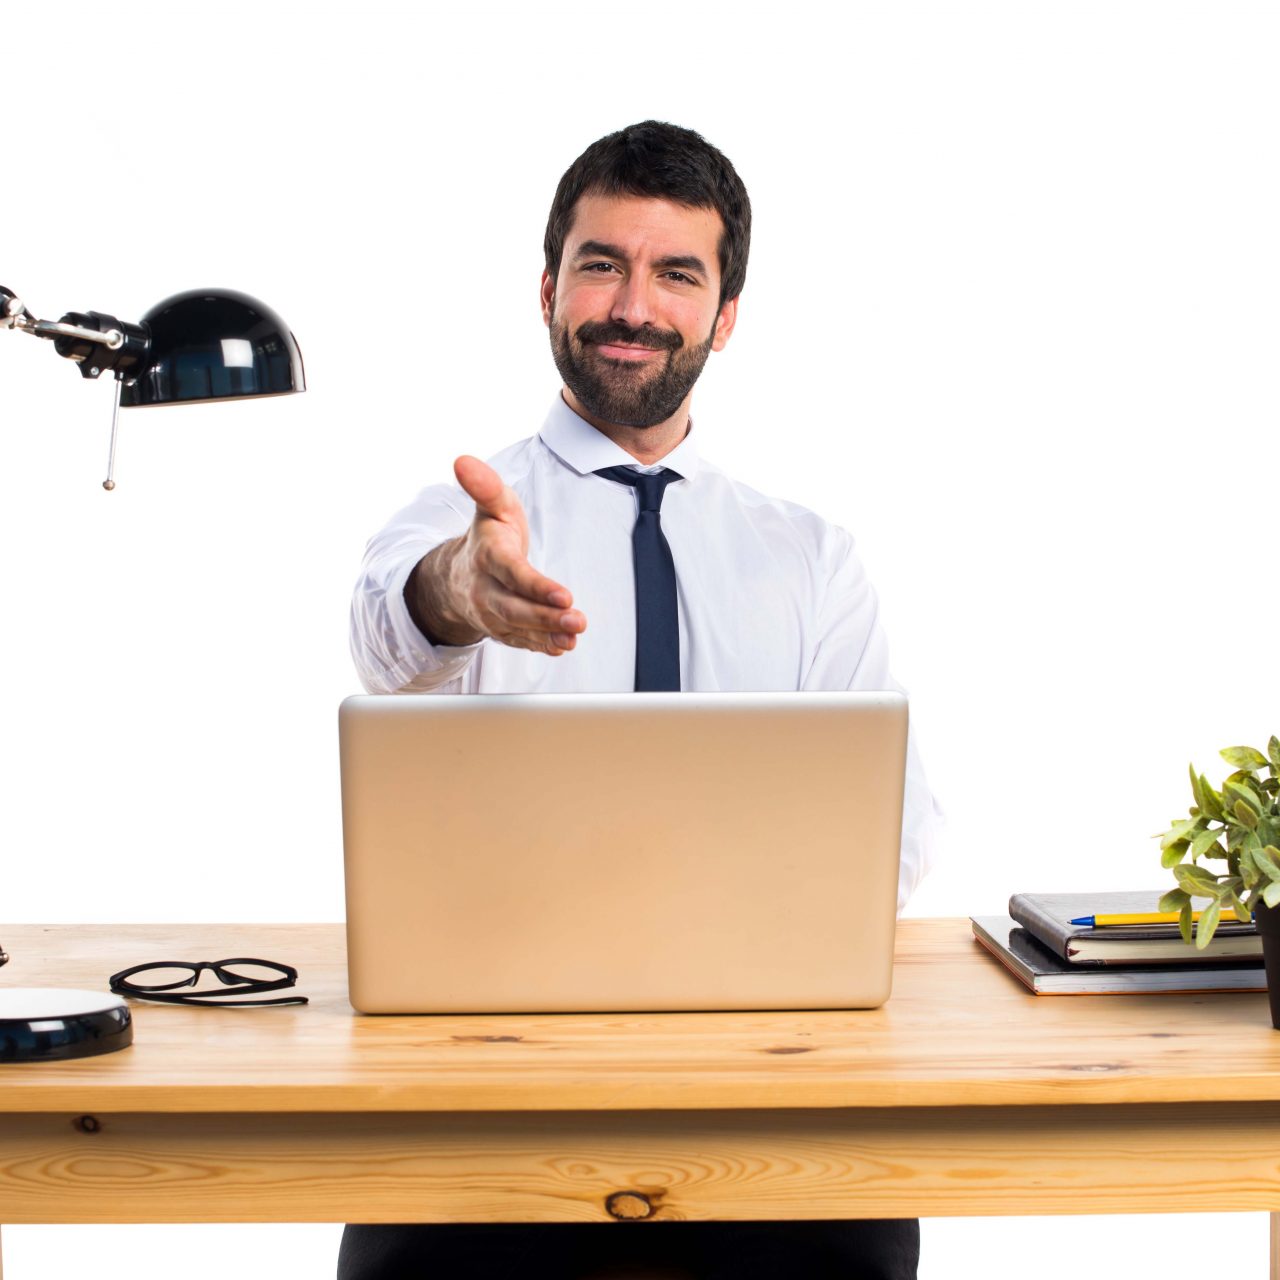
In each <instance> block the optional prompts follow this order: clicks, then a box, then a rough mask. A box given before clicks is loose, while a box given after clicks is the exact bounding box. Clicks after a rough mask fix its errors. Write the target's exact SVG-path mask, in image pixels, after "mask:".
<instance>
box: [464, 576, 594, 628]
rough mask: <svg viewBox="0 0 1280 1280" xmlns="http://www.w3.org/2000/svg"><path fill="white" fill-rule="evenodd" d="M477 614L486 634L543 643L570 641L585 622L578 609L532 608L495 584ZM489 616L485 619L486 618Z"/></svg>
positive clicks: (526, 602)
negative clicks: (557, 638)
mask: <svg viewBox="0 0 1280 1280" xmlns="http://www.w3.org/2000/svg"><path fill="white" fill-rule="evenodd" d="M478 603H479V605H480V613H481V618H482V620H483V621H484V622H485V623H486V630H488V631H489V632H490V633H491V634H492V633H494V632H502V631H506V632H513V633H520V634H525V635H529V636H534V637H537V638H538V639H539V641H540V642H541V641H545V640H546V639H547V637H548V636H554V635H560V636H564V637H567V638H572V637H573V636H575V635H577V634H578V633H580V632H583V631H585V630H586V629H587V619H586V617H585V616H584V615H583V614H582V612H581V610H579V609H553V608H548V607H546V606H545V605H539V604H531V603H530V602H529V601H528V600H525V599H523V598H522V597H520V596H518V595H515V594H514V593H512V592H510V591H504V590H503V589H502V588H501V587H500V586H498V585H497V584H496V583H494V585H493V589H492V591H491V592H490V593H489V594H488V595H487V597H486V598H484V599H482V600H480V601H479V602H478ZM485 614H488V615H489V616H488V618H486V617H485Z"/></svg>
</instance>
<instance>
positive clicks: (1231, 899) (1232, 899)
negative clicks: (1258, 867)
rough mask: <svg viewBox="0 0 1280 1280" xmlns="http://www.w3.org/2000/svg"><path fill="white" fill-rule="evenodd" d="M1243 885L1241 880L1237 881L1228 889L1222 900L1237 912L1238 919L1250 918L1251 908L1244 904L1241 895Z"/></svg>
mask: <svg viewBox="0 0 1280 1280" xmlns="http://www.w3.org/2000/svg"><path fill="white" fill-rule="evenodd" d="M1241 887H1242V886H1241V885H1240V882H1239V881H1236V883H1235V884H1234V885H1233V886H1232V887H1231V888H1230V889H1229V890H1228V891H1227V893H1226V895H1225V897H1224V898H1223V900H1222V901H1223V905H1224V906H1228V907H1230V908H1231V910H1232V911H1234V912H1235V913H1236V919H1237V920H1245V921H1247V920H1248V919H1249V908H1248V907H1246V906H1245V905H1244V899H1243V898H1242V897H1241V896H1240V888H1241Z"/></svg>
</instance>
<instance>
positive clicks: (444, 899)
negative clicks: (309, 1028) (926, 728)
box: [339, 692, 907, 1013]
mask: <svg viewBox="0 0 1280 1280" xmlns="http://www.w3.org/2000/svg"><path fill="white" fill-rule="evenodd" d="M339 731H340V732H339V736H340V744H341V757H342V811H343V841H344V852H345V862H346V896H347V945H348V967H349V976H350V995H351V1002H352V1004H353V1005H354V1006H355V1008H357V1009H358V1010H360V1011H362V1012H365V1013H437V1012H439V1013H444V1012H453V1013H464V1012H465V1013H502V1012H508V1013H523V1012H588V1011H642V1010H655V1011H656V1010H706V1009H817V1008H872V1007H875V1006H877V1005H879V1004H881V1003H883V1002H884V1001H885V1000H886V999H887V998H888V995H889V990H890V980H891V972H892V962H893V935H894V923H895V914H896V902H897V883H898V859H899V842H900V838H901V824H902V792H903V776H904V770H905V764H906V739H907V703H906V699H905V697H904V696H903V695H902V694H899V693H866V692H852V693H752V694H695V693H624V694H526V695H510V696H508V695H470V696H436V697H432V696H405V695H388V696H362V697H353V698H348V699H347V700H346V701H345V702H344V703H343V704H342V707H341V709H340V712H339Z"/></svg>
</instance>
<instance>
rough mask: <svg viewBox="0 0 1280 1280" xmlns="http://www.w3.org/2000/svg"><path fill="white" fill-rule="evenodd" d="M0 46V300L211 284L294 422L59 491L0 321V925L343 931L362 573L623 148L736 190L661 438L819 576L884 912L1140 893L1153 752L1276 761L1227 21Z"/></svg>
mask: <svg viewBox="0 0 1280 1280" xmlns="http://www.w3.org/2000/svg"><path fill="white" fill-rule="evenodd" d="M0 47H2V48H3V49H4V64H5V73H4V95H5V99H6V106H7V108H8V109H7V110H6V113H5V123H4V126H3V135H0V136H2V137H3V146H2V147H0V281H3V283H5V284H6V285H8V286H10V287H11V288H14V289H15V290H17V291H18V292H19V293H20V294H21V295H22V296H23V297H24V298H25V300H26V301H27V303H28V304H29V306H30V307H31V309H32V310H33V311H34V312H35V313H36V314H37V315H39V316H42V317H45V318H55V319H56V318H57V317H58V316H59V315H61V314H62V312H64V311H67V310H88V309H96V310H103V311H108V312H113V313H114V314H116V315H118V316H120V317H122V318H124V319H137V318H139V317H140V316H141V315H142V313H143V312H144V311H145V310H146V309H147V308H148V307H150V306H151V305H152V304H154V303H155V302H157V301H159V300H160V299H161V298H163V297H165V296H167V295H168V294H170V293H173V292H176V291H178V290H179V289H184V288H189V287H195V286H201V285H225V286H229V287H233V288H238V289H241V290H244V291H246V292H249V293H251V294H254V295H256V296H257V297H259V298H261V299H262V300H264V301H265V302H267V303H268V304H269V305H270V306H272V307H274V308H275V309H276V310H278V311H279V312H280V313H281V314H282V315H283V316H284V317H285V318H286V319H287V320H288V322H289V323H290V325H291V326H292V328H293V330H294V331H295V333H296V334H297V336H298V339H299V341H300V343H301V346H302V349H303V351H304V353H305V356H306V362H307V374H308V379H309V384H310V389H309V390H308V392H307V394H306V395H303V396H295V397H288V398H282V399H276V400H267V401H260V402H257V403H247V404H230V405H205V406H193V407H188V408H185V409H170V410H162V411H158V412H157V411H151V412H134V413H130V414H126V415H124V417H123V421H122V433H123V434H122V441H121V446H120V453H119V465H118V477H117V478H118V484H119V487H118V488H117V490H116V492H114V493H112V494H107V493H105V492H104V491H103V490H102V488H101V487H100V481H101V479H102V476H103V469H104V462H105V457H106V447H107V428H108V422H109V416H110V415H109V402H110V388H109V386H108V385H107V384H106V383H105V382H104V383H102V384H93V383H86V382H83V381H82V380H81V379H80V378H79V377H78V376H77V373H76V371H75V368H74V367H73V366H72V365H71V364H69V363H66V362H63V361H61V360H59V359H58V358H57V356H56V355H55V354H54V352H53V350H52V348H51V346H47V345H45V344H39V343H37V342H35V341H34V340H32V339H30V338H28V337H25V336H22V335H19V334H6V333H0V421H2V423H3V440H4V448H5V462H6V467H5V470H6V472H7V476H8V483H7V484H6V486H5V493H4V498H3V501H0V537H2V540H3V546H4V551H3V572H4V581H5V587H6V594H7V597H8V605H7V609H6V616H7V619H8V622H7V625H6V626H5V628H4V631H3V638H2V640H0V643H2V644H3V669H4V671H6V672H7V675H8V687H7V691H6V698H5V709H4V717H3V718H4V729H3V734H2V735H0V738H2V741H3V749H4V752H5V756H6V761H5V767H4V771H3V773H4V792H5V798H4V801H3V807H2V809H0V841H2V846H0V847H2V848H3V855H2V856H3V874H2V879H0V894H2V897H0V918H3V919H7V920H10V921H18V922H44V921H74V920H86V921H87V920H95V921H96V920H101V921H111V920H120V921H128V920H134V921H146V920H174V919H179V920H181V919H187V920H202V921H267V920H298V921H307V920H334V919H339V918H340V917H341V915H342V896H341V893H342V890H341V847H340V831H339V800H338V789H337V742H336V732H335V711H336V707H337V704H338V702H339V701H340V699H341V698H342V697H344V696H345V695H346V694H348V693H351V692H355V691H357V682H356V679H355V676H354V674H353V671H352V667H351V664H350V660H349V657H348V653H347V641H346V612H347V602H348V595H349V591H350V586H351V583H352V581H353V580H354V576H355V573H356V569H357V565H358V562H359V558H360V553H361V549H362V547H363V544H364V541H365V539H366V538H367V537H368V536H369V535H370V534H371V533H372V532H373V531H374V530H375V529H376V528H377V527H378V526H379V525H380V524H381V523H382V521H383V520H384V519H385V518H386V517H387V516H388V515H389V514H390V513H391V512H392V511H393V510H394V509H396V508H397V507H398V506H400V505H401V504H402V503H403V502H404V501H405V500H407V499H408V498H409V497H411V496H412V495H413V494H414V493H415V492H416V491H417V489H418V488H420V487H421V486H422V485H424V484H426V483H428V482H430V481H434V480H438V479H441V478H445V477H447V476H448V474H449V464H450V461H451V459H452V458H453V457H454V456H455V454H457V453H460V452H464V451H465V452H471V453H475V454H479V455H481V456H486V455H489V454H492V453H494V452H496V451H497V450H498V449H500V448H502V447H504V446H505V445H507V444H508V443H510V442H512V441H514V440H516V439H519V438H522V437H524V436H527V435H529V434H531V433H532V432H533V431H535V430H536V429H537V427H538V425H539V424H540V422H541V420H542V417H543V414H544V412H545V409H546V406H547V404H548V403H549V401H550V398H551V396H552V395H553V394H554V393H555V390H556V386H557V380H556V376H555V371H554V367H553V365H552V362H551V360H550V358H549V353H548V350H547V342H546V337H545V331H544V330H543V327H542V323H541V319H540V316H539V312H538V306H537V287H538V276H539V272H540V270H541V265H542V261H541V241H542V232H543V227H544V223H545V218H546V211H547V207H548V205H549V203H550V199H551V195H552V192H553V190H554V188H555V184H556V181H557V180H558V178H559V175H560V173H561V172H562V171H563V170H564V169H565V168H566V167H567V165H568V164H569V162H570V161H571V160H572V159H573V158H574V157H575V156H576V155H577V154H578V153H579V152H580V151H581V150H582V148H583V147H584V146H586V144H588V143H589V142H591V141H592V140H593V139H595V138H596V137H598V136H600V135H602V134H604V133H606V132H609V131H611V130H613V129H616V128H619V127H621V126H622V125H624V124H627V123H631V122H633V121H636V120H639V119H644V118H646V117H658V118H662V119H669V120H672V121H675V122H677V123H680V124H684V125H687V126H691V127H693V128H696V129H698V130H699V131H700V132H702V133H703V134H704V135H705V136H706V137H708V138H709V139H710V140H711V141H713V142H714V143H716V144H717V145H718V146H720V147H721V148H722V149H723V150H724V151H725V152H726V153H727V154H728V155H729V156H730V157H731V159H732V160H733V161H734V163H735V165H736V166H737V167H738V170H739V172H740V173H741V174H742V176H743V178H744V180H745V181H746V183H747V186H748V188H749V190H750V192H751V196H752V200H753V204H754V209H755V234H754V242H753V246H752V255H751V264H750V270H749V273H748V280H747V287H746V291H745V293H744V294H743V298H742V304H741V312H740V321H739V325H738V330H737V332H736V334H735V335H734V338H733V340H732V342H731V343H730V345H729V347H728V349H727V350H726V351H725V352H724V353H722V354H721V355H719V356H716V357H715V358H713V359H712V361H711V362H710V364H709V366H708V369H707V372H706V374H705V375H704V378H703V381H702V383H701V384H700V385H699V389H698V392H697V396H696V398H695V417H696V420H697V422H698V426H699V430H700V432H701V436H702V449H703V451H704V453H705V454H706V455H707V456H708V457H710V458H712V459H714V460H715V461H717V462H718V463H719V464H720V465H722V466H724V467H725V468H726V469H728V470H729V471H730V472H731V473H733V474H736V475H738V476H740V477H741V478H743V479H744V480H746V481H748V482H749V483H752V484H754V485H755V486H756V487H758V488H760V489H763V490H764V491H766V492H771V493H775V494H778V495H780V496H784V497H787V498H790V499H793V500H795V501H799V502H802V503H804V504H806V505H808V506H811V507H813V508H815V509H817V510H818V511H820V512H822V513H823V514H824V515H826V516H827V517H828V518H830V519H832V520H834V521H835V522H837V523H839V524H842V525H844V526H846V527H847V528H849V529H850V530H851V531H852V532H853V533H854V535H855V536H856V537H857V539H858V542H859V546H860V549H861V553H862V556H863V559H864V561H865V563H866V565H867V567H868V569H869V571H870V574H871V576H872V579H873V581H874V582H875V583H876V584H877V587H878V589H879V592H880V597H881V602H882V606H883V616H884V620H885V623H886V626H887V629H888V632H889V638H890V643H891V646H892V650H893V654H894V666H895V672H896V674H897V675H898V676H899V678H900V679H901V680H902V681H903V682H904V683H905V684H906V685H907V687H908V688H909V690H910V691H911V694H912V698H913V715H914V717H915V720H916V724H917V726H918V728H919V731H920V741H921V745H922V748H923V752H924V755H925V761H926V765H927V767H928V770H929V773H930V777H931V779H932V781H933V783H934V786H935V789H936V790H937V792H938V794H939V796H940V797H941V799H942V802H943V804H944V806H945V808H946V809H947V811H948V814H949V817H950V830H949V840H948V845H947V849H946V854H945V861H944V862H943V864H942V865H940V866H939V868H938V869H937V871H936V872H935V874H934V875H933V876H932V878H931V879H930V880H929V881H928V883H927V884H926V885H925V886H924V887H923V888H922V889H921V891H920V892H919V894H918V895H917V897H916V899H915V901H914V902H913V903H912V906H911V908H910V913H911V914H924V915H940V914H941V915H967V914H971V913H979V912H991V911H998V910H999V909H1001V907H1002V905H1003V904H1004V902H1005V901H1006V899H1007V897H1008V895H1009V894H1010V893H1011V892H1013V891H1016V890H1040V891H1046V890H1068V889H1071V890H1089V889H1106V888H1129V887H1141V886H1148V885H1157V884H1160V883H1162V882H1163V879H1164V873H1162V872H1161V871H1160V869H1159V867H1158V864H1157V862H1156V846H1155V844H1154V843H1153V842H1152V841H1151V840H1150V838H1149V837H1150V835H1151V834H1152V833H1153V832H1156V831H1158V830H1160V829H1161V828H1162V826H1163V825H1164V824H1165V823H1166V822H1167V820H1168V819H1169V818H1171V817H1172V816H1173V815H1175V814H1177V813H1178V812H1179V811H1181V810H1182V809H1183V808H1184V806H1185V805H1186V804H1187V803H1189V800H1188V797H1187V795H1186V791H1187V784H1186V777H1185V774H1186V765H1187V762H1188V760H1194V761H1195V762H1196V763H1197V766H1198V767H1199V768H1201V769H1203V770H1206V771H1207V772H1209V773H1210V774H1211V775H1213V774H1214V773H1215V772H1218V771H1222V772H1225V766H1223V765H1222V764H1221V762H1219V761H1218V759H1217V755H1216V752H1217V749H1218V748H1219V747H1223V746H1227V745H1231V744H1235V743H1251V744H1254V745H1259V746H1261V745H1264V744H1265V741H1266V738H1267V736H1268V735H1269V734H1270V733H1272V732H1280V707H1277V699H1276V674H1275V645H1276V636H1277V631H1278V629H1280V604H1278V603H1277V592H1276V585H1275V583H1276V575H1275V572H1274V558H1275V554H1276V547H1277V542H1276V537H1277V523H1276V517H1275V496H1274V495H1275V492H1276V480H1275V477H1276V471H1277V462H1278V461H1280V447H1278V446H1277V441H1276V422H1277V401H1278V398H1280V394H1278V390H1277V365H1276V351H1277V343H1278V340H1280V248H1278V245H1280V240H1278V238H1277V235H1276V228H1277V226H1280V170H1278V169H1277V165H1276V143H1277V124H1278V123H1280V79H1278V78H1277V76H1276V67H1277V65H1278V64H1280V16H1278V11H1277V10H1276V9H1275V8H1274V7H1273V6H1269V5H1246V4H1230V3H1224V2H1223V0H1216V2H1214V3H1205V4H1196V5H1188V4H1172V3H1160V4H1138V3H1123V2H1121V0H1113V2H1111V3H1106V4H1098V5H1089V4H1076V5H1059V4H1032V3H1010V4H968V5H945V6H930V5H923V4H910V3H894V4H886V5H861V6H844V7H843V8H842V9H841V10H840V12H839V13H838V14H837V15H836V16H831V15H829V14H827V13H826V12H825V11H820V10H819V9H818V8H817V7H811V6H809V5H806V4H803V3H789V4H786V5H783V6H765V7H760V8H758V9H757V8H754V7H751V6H745V5H743V4H726V5H702V6H696V5H695V6H690V5H680V6H668V5H665V4H661V3H649V4H646V5H643V6H626V7H619V6H603V5H586V6H563V7H562V6H557V5H548V4H529V5H524V6H520V7H513V8H511V9H506V8H498V7H494V6H480V5H474V6H469V7H467V8H465V9H463V8H461V7H459V8H457V9H452V10H450V11H447V12H445V11H432V10H429V9H428V8H427V7H425V6H423V7H409V6H406V7H404V8H400V7H397V6H393V5H388V4H385V3H381V4H380V3H373V2H370V0H365V2H364V3H360V4H339V5H320V4H310V5H307V6H305V7H303V6H288V5H283V4H269V3H261V2H260V3H256V4H252V5H240V4H225V3H224V4H219V5H211V4H199V5H196V4H190V5H178V4H168V5H165V6H162V7H161V6H152V5H147V4H130V5H128V6H127V7H125V8H123V9H116V10H111V9H109V8H105V7H102V6H80V7H77V6H76V5H68V4H66V3H61V4H57V5H40V6H36V5H30V6H18V5H6V6H5V7H4V11H3V15H2V16H0ZM761 607H762V608H767V607H768V602H767V601H761ZM589 640H590V637H589V636H588V637H587V640H586V642H587V643H589ZM660 769H661V765H660V762H657V761H655V762H654V775H655V780H656V779H657V778H658V777H659V776H660ZM1219 776H1220V774H1219ZM655 785H657V784H656V781H655ZM15 967H16V966H15ZM1258 1016H1259V1018H1260V1019H1262V1018H1264V1017H1265V1015H1264V1013H1263V1011H1262V1009H1261V1007H1260V1008H1259V1012H1258ZM1277 1043H1278V1045H1280V1040H1278V1041H1277ZM939 1052H945V1046H943V1045H940V1046H939ZM1277 1066H1278V1067H1280V1048H1278V1049H1277ZM1236 1119H1237V1121H1238V1120H1240V1119H1241V1118H1240V1117H1237V1118H1236ZM1227 1228H1230V1229H1231V1233H1230V1237H1228V1239H1224V1238H1223V1236H1224V1229H1227ZM337 1230H338V1229H337V1228H329V1227H297V1226H292V1227H271V1228H250V1227H184V1228H165V1229H147V1228H125V1227H116V1228H89V1227H80V1228H74V1229H69V1230H68V1229H63V1228H58V1229H56V1230H55V1229H53V1228H38V1227H29V1228H10V1229H8V1230H6V1231H5V1233H4V1234H5V1249H6V1254H7V1259H6V1260H7V1262H8V1263H9V1268H8V1270H7V1274H8V1275H10V1276H12V1277H13V1278H14V1280H25V1278H26V1277H33V1276H36V1275H40V1276H52V1275H70V1274H72V1267H73V1263H72V1261H71V1258H72V1257H73V1256H75V1255H76V1254H77V1253H78V1252H79V1251H80V1250H102V1252H100V1253H98V1255H97V1260H96V1262H95V1267H96V1272H97V1274H99V1275H104V1276H107V1275H109V1276H124V1275H132V1276H155V1277H160V1276H168V1275H170V1274H173V1273H174V1269H175V1267H176V1266H177V1264H176V1262H175V1260H176V1259H177V1258H178V1257H179V1256H183V1255H185V1256H183V1260H182V1262H181V1273H182V1274H184V1275H185V1276H189V1277H203V1276H206V1275H207V1276H210V1277H212V1276H215V1275H216V1276H222V1275H224V1274H226V1273H229V1272H232V1271H235V1270H238V1271H239V1272H240V1273H241V1274H244V1275H250V1276H256V1275H268V1274H294V1275H303V1274H307V1275H326V1274H331V1271H332V1265H333V1256H334V1252H335V1249H336V1239H337ZM1265 1235H1266V1232H1265V1219H1264V1218H1263V1217H1262V1216H1261V1215H1255V1216H1253V1217H1249V1218H1239V1219H1230V1220H1224V1219H1214V1218H1199V1219H1197V1218H1192V1217H1184V1218H1181V1219H1170V1220H1163V1221H1161V1220H1158V1219H1140V1218H1111V1219H1102V1218H1090V1219H1069V1218H1063V1219H1049V1220H1046V1219H1040V1220H1031V1221H1026V1220H1024V1221H1021V1222H1011V1221H999V1222H997V1221H990V1220H967V1221H933V1222H927V1223H926V1224H925V1228H924V1261H923V1264H922V1269H921V1275H922V1276H923V1277H925V1280H943V1277H954V1276H957V1275H968V1274H972V1275H975V1276H976V1275H978V1274H982V1275H984V1276H996V1277H999V1276H1013V1275H1015V1274H1022V1273H1024V1272H1025V1269H1026V1259H1027V1258H1028V1256H1030V1255H1031V1254H1034V1256H1035V1257H1036V1269H1037V1272H1038V1275H1039V1276H1040V1277H1041V1280H1058V1278H1059V1277H1063V1278H1065V1277H1066V1276H1068V1275H1069V1274H1070V1275H1072V1276H1075V1275H1076V1274H1077V1273H1078V1271H1079V1268H1080V1266H1081V1265H1082V1264H1083V1265H1087V1266H1088V1269H1089V1272H1090V1274H1091V1276H1093V1277H1094V1278H1095V1280H1108V1278H1111V1277H1115V1278H1119V1277H1121V1276H1127V1275H1128V1274H1129V1273H1130V1269H1131V1264H1132V1261H1133V1260H1134V1259H1135V1258H1136V1257H1139V1256H1141V1255H1142V1254H1144V1253H1149V1252H1152V1251H1154V1249H1155V1248H1156V1244H1157V1241H1163V1242H1168V1241H1170V1240H1172V1239H1175V1238H1176V1240H1177V1244H1176V1249H1177V1255H1178V1258H1179V1263H1180V1265H1181V1266H1182V1267H1184V1268H1186V1269H1187V1270H1189V1271H1195V1270H1197V1269H1201V1268H1202V1269H1204V1270H1208V1269H1209V1268H1210V1267H1216V1266H1220V1265H1221V1264H1222V1258H1223V1254H1224V1250H1225V1251H1226V1253H1227V1254H1228V1255H1229V1256H1230V1259H1231V1266H1232V1267H1233V1268H1239V1270H1240V1271H1241V1273H1242V1274H1243V1273H1246V1272H1247V1271H1249V1272H1251V1273H1252V1274H1254V1275H1260V1274H1262V1268H1263V1266H1264V1265H1265V1259H1266V1240H1265ZM1235 1239H1238V1240H1239V1241H1240V1244H1239V1245H1238V1246H1237V1245H1236V1244H1234V1243H1231V1241H1232V1240H1235ZM1169 1247H1170V1246H1169V1245H1168V1244H1167V1243H1165V1244H1162V1245H1161V1246H1160V1252H1161V1254H1167V1251H1168V1249H1169ZM55 1254H56V1256H61V1257H62V1258H63V1259H65V1262H64V1264H63V1265H64V1266H65V1269H64V1270H62V1271H59V1270H58V1264H57V1263H56V1262H51V1260H50V1259H51V1256H54V1255H55ZM1082 1255H1084V1256H1085V1257H1087V1258H1088V1259H1089V1260H1088V1262H1087V1264H1084V1262H1083V1257H1082ZM286 1258H288V1259H290V1260H289V1261H285V1259H286Z"/></svg>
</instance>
